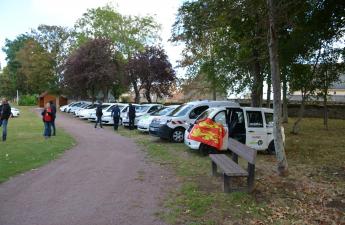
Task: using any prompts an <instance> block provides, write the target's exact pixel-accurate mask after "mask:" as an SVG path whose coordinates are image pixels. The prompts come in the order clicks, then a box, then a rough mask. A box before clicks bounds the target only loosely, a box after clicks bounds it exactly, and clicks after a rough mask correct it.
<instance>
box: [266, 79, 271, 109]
mask: <svg viewBox="0 0 345 225" xmlns="http://www.w3.org/2000/svg"><path fill="white" fill-rule="evenodd" d="M271 86H272V79H271V74H269V75H268V76H267V97H266V107H267V108H271V91H272V90H271Z"/></svg>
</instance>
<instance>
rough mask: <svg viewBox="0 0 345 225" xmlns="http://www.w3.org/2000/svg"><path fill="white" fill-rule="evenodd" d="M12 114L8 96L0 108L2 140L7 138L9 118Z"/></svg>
mask: <svg viewBox="0 0 345 225" xmlns="http://www.w3.org/2000/svg"><path fill="white" fill-rule="evenodd" d="M10 116H11V106H10V104H8V101H7V99H6V98H3V99H2V105H1V109H0V120H1V122H0V124H1V126H2V141H6V139H7V125H8V119H9V118H10Z"/></svg>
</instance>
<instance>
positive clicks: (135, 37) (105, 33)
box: [75, 5, 160, 57]
mask: <svg viewBox="0 0 345 225" xmlns="http://www.w3.org/2000/svg"><path fill="white" fill-rule="evenodd" d="M159 29H160V26H159V25H158V24H157V23H156V22H155V21H154V19H153V17H150V16H145V17H138V16H135V17H132V16H124V15H122V14H120V13H119V12H117V11H116V9H114V8H113V7H111V6H109V5H107V6H104V7H98V8H94V9H88V10H87V12H86V13H84V14H83V17H82V18H80V19H79V20H78V21H77V23H76V24H75V36H76V38H77V42H76V45H77V46H78V45H81V44H83V43H85V41H87V39H93V38H105V39H108V40H111V41H112V43H113V45H114V46H116V49H117V50H118V51H119V52H121V53H122V54H123V55H125V56H126V57H128V56H130V55H131V54H133V53H135V52H137V51H140V50H143V49H144V46H145V45H150V44H153V43H155V42H156V41H157V40H158V39H159V38H158V36H157V34H158V31H159Z"/></svg>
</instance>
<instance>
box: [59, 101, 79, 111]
mask: <svg viewBox="0 0 345 225" xmlns="http://www.w3.org/2000/svg"><path fill="white" fill-rule="evenodd" d="M74 104H76V102H71V103H69V104H68V105H63V106H61V107H60V111H61V112H66V110H67V108H68V107H70V106H72V105H74Z"/></svg>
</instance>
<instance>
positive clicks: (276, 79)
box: [267, 0, 288, 176]
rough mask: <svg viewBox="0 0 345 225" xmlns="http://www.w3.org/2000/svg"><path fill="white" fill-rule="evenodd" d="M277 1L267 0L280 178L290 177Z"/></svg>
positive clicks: (275, 142) (275, 138) (276, 146)
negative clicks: (279, 51)
mask: <svg viewBox="0 0 345 225" xmlns="http://www.w3.org/2000/svg"><path fill="white" fill-rule="evenodd" d="M274 3H275V0H267V4H268V12H269V43H268V50H269V55H270V65H271V75H272V84H273V93H274V96H273V111H274V115H273V120H274V127H273V136H274V147H275V151H276V157H277V160H278V173H279V175H280V176H286V175H288V163H287V159H286V155H285V149H284V144H283V135H282V129H281V127H282V121H281V83H280V71H279V59H278V39H277V34H276V28H275V13H276V10H275V4H274Z"/></svg>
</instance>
